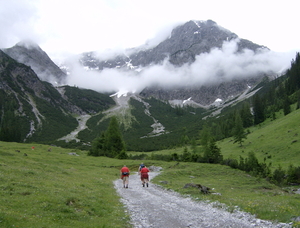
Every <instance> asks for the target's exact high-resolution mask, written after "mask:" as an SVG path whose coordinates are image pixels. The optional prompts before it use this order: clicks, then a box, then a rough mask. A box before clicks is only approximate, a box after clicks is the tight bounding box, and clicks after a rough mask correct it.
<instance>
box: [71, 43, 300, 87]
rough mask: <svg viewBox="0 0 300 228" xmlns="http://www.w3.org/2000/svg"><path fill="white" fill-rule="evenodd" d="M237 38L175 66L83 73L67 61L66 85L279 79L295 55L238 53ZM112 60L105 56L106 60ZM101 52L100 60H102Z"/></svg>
mask: <svg viewBox="0 0 300 228" xmlns="http://www.w3.org/2000/svg"><path fill="white" fill-rule="evenodd" d="M238 42H239V40H238V39H236V40H232V41H228V42H224V43H223V46H222V48H221V49H217V48H214V49H212V50H211V51H210V52H209V53H203V54H200V55H198V56H196V60H195V62H193V63H192V64H185V65H183V66H181V67H176V66H174V65H172V64H170V63H169V62H168V59H167V58H166V59H165V60H164V62H163V63H161V64H159V65H152V66H149V67H144V68H141V67H140V71H139V72H137V71H134V70H131V71H130V70H122V69H104V70H102V71H96V70H85V69H84V68H83V66H82V65H80V64H79V61H78V59H73V61H69V63H68V64H69V66H70V74H69V76H68V79H67V84H69V85H71V86H73V85H76V86H79V87H83V88H88V89H93V90H96V91H99V92H116V91H124V92H140V91H141V90H142V89H144V88H145V87H148V86H153V85H156V86H161V87H167V88H173V87H174V88H178V87H182V86H202V85H208V84H212V83H219V82H221V81H222V82H223V81H228V80H232V79H237V78H247V77H251V76H255V75H257V74H262V73H263V74H266V75H269V74H270V72H273V74H275V75H276V76H280V75H281V74H283V73H284V72H285V70H286V69H287V68H289V67H290V64H291V61H292V59H293V58H294V57H295V54H296V53H293V52H290V53H279V52H273V51H270V50H268V49H261V50H259V51H257V52H256V53H255V52H253V51H252V50H249V49H244V50H243V51H242V52H237V50H238V46H237V43H238ZM109 57H111V53H110V56H107V58H109ZM103 58H104V56H103V53H102V58H101V59H103Z"/></svg>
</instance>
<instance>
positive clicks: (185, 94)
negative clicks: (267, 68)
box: [80, 20, 266, 106]
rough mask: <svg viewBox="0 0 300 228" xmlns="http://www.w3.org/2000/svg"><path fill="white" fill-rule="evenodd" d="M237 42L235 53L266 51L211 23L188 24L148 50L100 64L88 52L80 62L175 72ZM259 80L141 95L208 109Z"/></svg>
mask: <svg viewBox="0 0 300 228" xmlns="http://www.w3.org/2000/svg"><path fill="white" fill-rule="evenodd" d="M237 39H238V40H239V42H237V50H236V53H242V52H243V50H244V49H249V50H251V51H253V52H254V53H255V52H257V51H258V50H261V49H265V48H266V47H264V46H261V45H258V44H255V43H253V42H251V41H249V40H245V39H239V38H238V36H237V35H236V34H234V33H232V32H230V31H229V30H227V29H225V28H222V27H220V26H219V25H218V24H217V23H215V22H214V21H212V20H208V21H188V22H186V23H185V24H183V25H180V26H178V27H176V28H174V29H173V30H172V32H171V34H170V36H169V37H168V38H167V39H165V40H164V41H162V42H161V43H159V44H158V45H157V46H155V47H152V48H150V49H143V48H142V47H141V48H136V49H131V50H128V53H129V54H122V55H118V56H116V57H115V58H112V59H107V60H100V59H99V58H97V54H96V53H95V52H89V53H84V54H83V55H82V57H81V59H80V61H81V63H82V65H83V66H84V67H87V68H90V69H93V70H100V71H101V70H103V69H104V68H115V69H122V70H130V71H132V72H136V73H137V74H138V72H140V71H142V70H143V69H145V68H147V67H149V66H151V65H155V64H158V65H159V64H162V63H163V62H164V61H167V62H168V63H169V64H171V65H173V66H174V67H175V68H179V67H181V66H183V65H186V66H187V67H188V66H189V65H191V64H193V63H194V62H195V61H196V58H197V56H199V55H201V54H203V53H209V52H210V51H211V50H212V49H221V48H222V46H223V44H224V42H226V41H227V42H228V41H231V40H237ZM200 64H201V63H200ZM162 77H163V75H162ZM199 77H200V75H199ZM262 77H263V75H262V74H258V75H249V77H244V79H236V78H232V79H231V80H230V81H228V80H224V78H222V75H219V79H218V80H217V82H215V83H214V84H212V83H210V84H209V83H205V82H204V83H202V84H201V85H199V84H198V85H197V84H195V85H193V86H184V85H177V86H175V87H173V88H172V89H170V88H167V87H163V86H160V87H158V86H151V87H147V88H145V89H144V90H143V91H142V92H141V93H140V95H142V96H144V97H155V98H158V99H162V100H169V101H170V100H184V99H188V98H190V97H191V99H192V100H193V101H194V102H196V103H198V104H200V105H204V106H207V105H210V104H212V103H213V102H214V101H215V100H216V99H222V100H223V101H225V100H227V99H230V98H231V97H234V96H237V95H239V94H241V93H242V92H244V91H245V90H246V89H248V88H249V87H252V86H254V85H255V84H257V83H258V82H259V81H260V80H261V79H262Z"/></svg>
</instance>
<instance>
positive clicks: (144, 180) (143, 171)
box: [140, 166, 150, 187]
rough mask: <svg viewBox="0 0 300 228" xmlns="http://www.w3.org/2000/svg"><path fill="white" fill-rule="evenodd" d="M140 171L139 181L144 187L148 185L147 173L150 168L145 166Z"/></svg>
mask: <svg viewBox="0 0 300 228" xmlns="http://www.w3.org/2000/svg"><path fill="white" fill-rule="evenodd" d="M140 172H141V181H142V185H143V187H145V185H146V186H147V187H148V186H149V184H148V182H149V174H148V173H149V172H150V170H149V169H148V168H147V167H146V166H145V167H143V168H142V169H141V171H140Z"/></svg>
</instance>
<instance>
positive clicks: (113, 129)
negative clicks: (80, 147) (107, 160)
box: [89, 117, 128, 159]
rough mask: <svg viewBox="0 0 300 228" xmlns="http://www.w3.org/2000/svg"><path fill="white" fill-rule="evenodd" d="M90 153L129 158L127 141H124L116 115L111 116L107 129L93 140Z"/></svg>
mask: <svg viewBox="0 0 300 228" xmlns="http://www.w3.org/2000/svg"><path fill="white" fill-rule="evenodd" d="M89 155H92V156H107V157H111V158H119V159H126V158H128V155H127V154H126V150H125V142H124V141H123V138H122V134H121V131H120V129H119V124H118V121H117V118H116V117H112V118H111V120H110V122H109V126H108V128H107V130H106V131H105V132H103V133H101V135H100V136H99V137H98V138H96V139H95V140H94V141H93V143H92V148H91V150H90V151H89Z"/></svg>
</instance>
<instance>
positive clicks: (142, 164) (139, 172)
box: [138, 163, 145, 175]
mask: <svg viewBox="0 0 300 228" xmlns="http://www.w3.org/2000/svg"><path fill="white" fill-rule="evenodd" d="M144 167H145V165H144V163H141V164H140V166H139V169H138V174H139V175H141V169H142V168H144Z"/></svg>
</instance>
